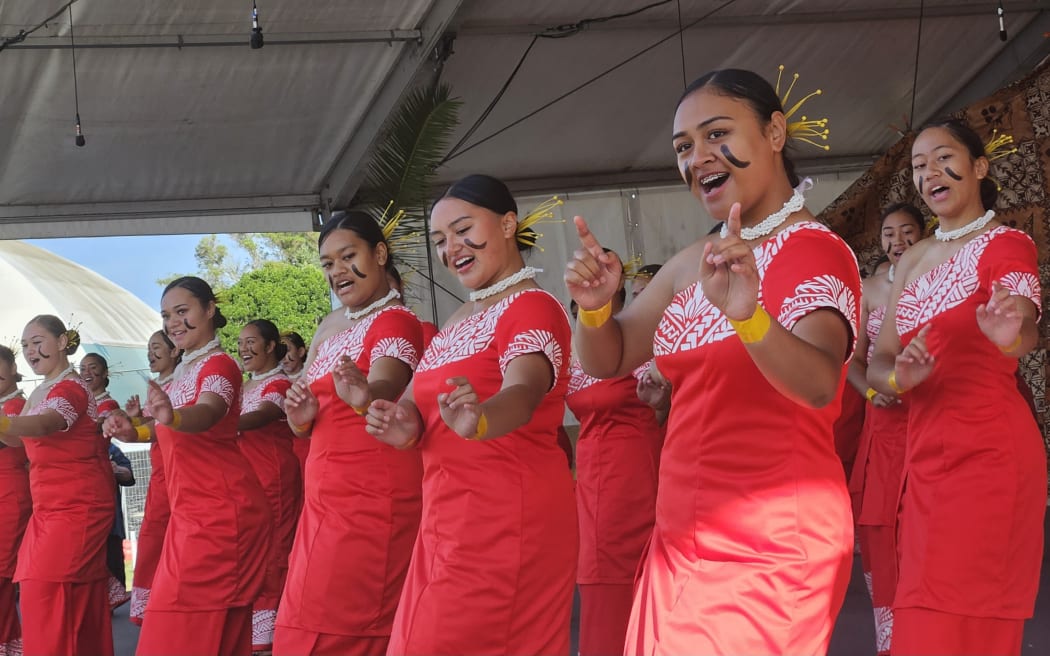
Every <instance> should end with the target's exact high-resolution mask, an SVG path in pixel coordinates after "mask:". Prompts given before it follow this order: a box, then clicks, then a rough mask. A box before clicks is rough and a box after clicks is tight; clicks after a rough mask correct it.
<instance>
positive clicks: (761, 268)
mask: <svg viewBox="0 0 1050 656" xmlns="http://www.w3.org/2000/svg"><path fill="white" fill-rule="evenodd" d="M803 230H817V231H818V232H825V233H828V234H832V235H833V234H834V233H833V232H831V230H829V229H828V228H827V227H825V226H824V225H822V224H819V223H815V222H812V221H804V222H802V223H795V224H793V225H790V226H788V227H787V228H785V229H784V230H782V231H781V232H779V233H777V234H776V236H774V237H773V238H772V239H769V240H767V241H765V242H763V243H762V244H759V245H758V246H756V247H755V249H754V254H755V265H756V267H757V269H758V275H759V278H760V279H761V278H763V277H764V276H765V274H766V270H767V269H768V268H769V265H770V264H771V263H772V262H773V259H774V258H775V257H776V256H777V254H778V253H780V250H781V249H782V248H783V246H784V244H785V243H786V242H787V240H788V239H789V238H790V237H791V236H792V235H795V234H798V233H799V232H801V231H803ZM762 301H763V295H762V286H761V285H759V288H758V302H759V303H760V304H761V303H762ZM826 307H833V308H835V309H837V310H838V311H839V312H841V313H842V316H843V317H845V318H846V320H847V321H848V322H849V325H850V330H851V333H852V335H853V343H854V346H855V345H856V340H857V326H856V316H857V313H856V309H857V297H856V295H855V294H854V293H853V290H851V289H850V288H849V286H848V285H846V283H845V282H843V281H842V280H840V279H839V278H838V277H836V276H833V275H821V276H816V277H815V278H811V279H809V280H805V281H803V282H802V283H800V284H799V285H798V286H797V287H796V288H795V293H794V295H792V296H789V297H787V298H785V299H784V303H783V305H782V306H781V309H780V313H779V315H778V316H777V323H779V324H780V325H782V326H783V327H784V328H786V329H788V330H791V329H792V328H793V327H794V326H795V323H796V322H797V321H798V320H799V319H801V318H802V317H804V316H806V314H808V313H809V312H811V311H813V310H814V309H816V308H826ZM735 334H736V331H734V330H733V327H732V325H730V323H729V319H727V318H726V316H725V315H724V314H722V311H721V310H719V309H718V308H716V307H715V306H713V305H711V303H710V301H708V300H707V297H705V296H704V292H703V290H702V289H701V288H700V282H699V281H697V282H695V283H693V284H692V285H690V286H688V287H686V288H685V289H683V290H682V291H680V292H678V293H677V294H675V296H674V299H672V300H671V304H670V305H668V306H667V309H666V310H665V311H664V315H663V317H662V318H661V319H660V324H659V326H658V327H657V330H656V335H655V337H654V339H653V354H654V355H669V354H671V353H678V352H683V351H691V350H693V349H696V348H699V347H701V346H704V345H707V344H713V343H715V342H720V341H722V340H724V339H726V338H727V337H731V336H733V335H735ZM852 350H853V349H852V348H851V349H850V351H851V352H852Z"/></svg>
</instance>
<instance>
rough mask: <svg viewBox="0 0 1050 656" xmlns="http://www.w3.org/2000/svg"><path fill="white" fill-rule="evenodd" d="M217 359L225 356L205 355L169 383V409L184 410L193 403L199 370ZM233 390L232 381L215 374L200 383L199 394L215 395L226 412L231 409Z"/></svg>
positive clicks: (219, 354)
mask: <svg viewBox="0 0 1050 656" xmlns="http://www.w3.org/2000/svg"><path fill="white" fill-rule="evenodd" d="M219 357H225V354H224V353H212V354H211V355H206V356H204V357H202V358H200V359H199V360H197V361H195V362H194V363H193V364H192V365H191V366H190V368H189V370H188V371H186V372H184V373H183V374H182V375H181V376H179V377H178V378H176V379H175V380H172V381H171V383H170V384H169V385H170V386H169V388H168V398H170V399H171V407H173V408H184V407H186V406H188V405H189V404H191V403H193V401H194V399H195V398H197V377H198V376H200V373H201V369H203V368H204V365H205V363H207V362H208V361H210V360H211V359H212V358H219ZM233 390H234V387H233V382H232V381H230V380H228V379H226V378H225V377H223V376H219V375H216V374H212V375H211V376H207V377H206V378H205V379H204V380H203V381H201V394H204V393H205V392H211V393H212V394H215V395H217V396H218V397H219V398H221V399H222V400H223V401H224V402H225V403H226V407H227V411H229V408H232V407H233V401H234V398H233Z"/></svg>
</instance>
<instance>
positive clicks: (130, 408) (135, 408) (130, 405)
mask: <svg viewBox="0 0 1050 656" xmlns="http://www.w3.org/2000/svg"><path fill="white" fill-rule="evenodd" d="M124 412H126V413H128V416H129V417H141V416H142V401H140V400H139V395H138V394H133V395H132V396H131V398H130V399H128V401H127V403H125V404H124Z"/></svg>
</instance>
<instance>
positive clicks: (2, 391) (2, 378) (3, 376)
mask: <svg viewBox="0 0 1050 656" xmlns="http://www.w3.org/2000/svg"><path fill="white" fill-rule="evenodd" d="M16 387H18V367H17V366H15V363H14V362H8V361H7V360H5V359H4V358H0V396H7V395H8V394H10V393H11V392H13V391H15V388H16Z"/></svg>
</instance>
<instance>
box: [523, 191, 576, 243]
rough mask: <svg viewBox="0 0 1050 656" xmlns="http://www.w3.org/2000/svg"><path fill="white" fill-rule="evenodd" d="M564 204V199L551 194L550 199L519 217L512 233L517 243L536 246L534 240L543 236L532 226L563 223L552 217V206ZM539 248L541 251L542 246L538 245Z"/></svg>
mask: <svg viewBox="0 0 1050 656" xmlns="http://www.w3.org/2000/svg"><path fill="white" fill-rule="evenodd" d="M564 204H565V201H563V200H562V199H560V198H558V197H557V196H552V197H551V199H550V200H547V201H544V202H543V203H540V204H539V205H538V206H537V207H536V208H535V209H533V210H532V211H531V212H529V213H528V214H526V215H525V216H524V217H522V218H521V219H519V220H518V229H517V231H516V232H515V235H514V236H515V239H517V241H518V243H519V244H521V245H522V246H527V247H530V248H531V247H533V246H536V242H537V241H539V239H540V238H541V237H543V234H542V233H539V232H536V230H535V229H534V228H533V226H535V225H536V224H539V223H563V221H561V220H555V219H554V208H555V207H558V206H559V205H564ZM540 250H541V251H542V250H543V248H542V247H540Z"/></svg>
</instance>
